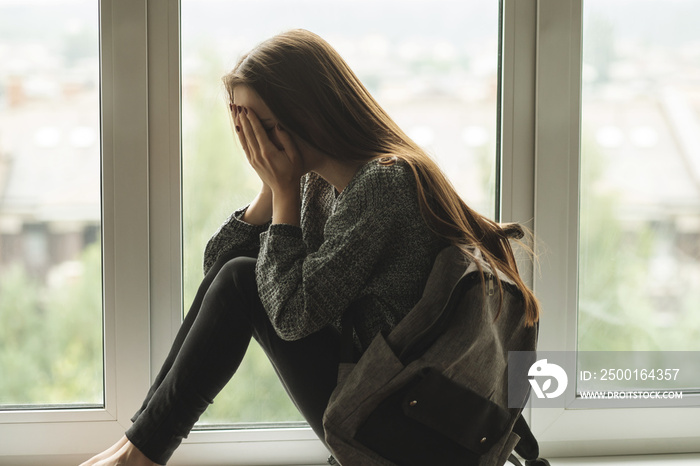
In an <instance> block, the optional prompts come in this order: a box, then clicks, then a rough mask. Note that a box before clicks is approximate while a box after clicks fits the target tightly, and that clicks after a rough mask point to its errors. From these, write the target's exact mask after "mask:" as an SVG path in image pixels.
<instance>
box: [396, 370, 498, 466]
mask: <svg viewBox="0 0 700 466" xmlns="http://www.w3.org/2000/svg"><path fill="white" fill-rule="evenodd" d="M403 401H404V403H403V411H404V413H405V415H406V416H407V417H409V418H411V419H415V420H416V421H418V422H420V423H421V424H424V425H426V426H427V427H430V428H431V429H433V430H435V431H437V432H440V433H441V434H442V435H444V436H446V437H448V438H451V439H452V440H454V441H455V442H457V443H459V444H460V445H463V446H465V447H467V448H468V449H469V450H471V451H473V452H475V453H479V454H484V453H486V452H487V451H488V450H489V449H490V448H491V447H492V446H493V445H494V444H495V443H496V442H497V441H498V440H499V439H500V438H501V436H503V434H504V432H505V430H506V428H507V427H508V424H509V421H510V413H509V412H508V411H506V410H505V409H503V408H501V407H500V406H498V405H497V404H495V403H493V402H492V401H490V400H487V399H486V398H484V397H482V396H480V395H478V394H477V393H476V392H474V391H473V390H470V389H469V388H468V387H465V386H463V385H460V384H457V383H455V382H453V381H452V380H451V379H449V378H448V377H445V376H444V375H443V374H442V373H440V372H439V371H437V370H435V369H431V368H428V369H425V371H424V373H423V374H422V378H421V380H420V381H419V382H418V383H416V384H415V386H414V387H413V388H412V389H410V390H409V391H408V393H406V395H405V397H404V400H403Z"/></svg>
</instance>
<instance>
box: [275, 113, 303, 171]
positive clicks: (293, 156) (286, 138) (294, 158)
mask: <svg viewBox="0 0 700 466" xmlns="http://www.w3.org/2000/svg"><path fill="white" fill-rule="evenodd" d="M275 134H277V139H278V140H279V142H280V143H281V144H282V147H284V151H285V152H286V153H287V155H289V160H290V161H291V162H292V163H293V164H294V165H297V164H298V163H299V161H300V160H299V159H300V156H299V150H298V149H297V145H296V143H295V142H294V140H293V139H292V135H291V134H289V133H288V132H287V131H285V130H284V129H283V128H282V125H280V124H279V123H277V125H276V126H275Z"/></svg>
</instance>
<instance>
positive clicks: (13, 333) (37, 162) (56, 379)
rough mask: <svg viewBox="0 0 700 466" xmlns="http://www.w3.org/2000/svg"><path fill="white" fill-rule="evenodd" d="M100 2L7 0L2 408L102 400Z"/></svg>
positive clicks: (3, 12) (0, 140) (2, 38)
mask: <svg viewBox="0 0 700 466" xmlns="http://www.w3.org/2000/svg"><path fill="white" fill-rule="evenodd" d="M97 8H98V5H97V2H96V1H94V0H89V1H85V0H71V1H51V2H46V1H36V0H23V1H8V0H0V409H11V408H13V407H15V408H16V407H24V408H26V407H34V406H46V405H72V406H75V405H81V406H101V405H102V404H103V382H102V381H103V362H102V361H103V352H102V347H103V346H102V280H101V277H102V259H101V246H100V244H101V241H100V239H101V234H100V225H101V208H100V202H101V201H100V194H101V193H100V116H99V111H100V107H99V56H98V54H99V48H98V40H99V38H98V10H97Z"/></svg>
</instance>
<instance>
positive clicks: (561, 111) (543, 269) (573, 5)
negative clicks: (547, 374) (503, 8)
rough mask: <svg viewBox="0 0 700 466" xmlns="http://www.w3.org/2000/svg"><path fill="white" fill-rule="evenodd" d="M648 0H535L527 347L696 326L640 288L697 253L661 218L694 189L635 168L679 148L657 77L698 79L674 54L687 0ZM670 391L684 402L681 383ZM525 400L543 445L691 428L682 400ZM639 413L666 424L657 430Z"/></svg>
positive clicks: (665, 344)
mask: <svg viewBox="0 0 700 466" xmlns="http://www.w3.org/2000/svg"><path fill="white" fill-rule="evenodd" d="M660 5H661V4H660V3H657V2H653V1H644V2H628V1H622V0H620V1H614V2H597V1H595V0H593V1H590V0H587V1H584V2H581V1H578V0H571V1H548V0H545V1H542V2H540V3H539V4H538V9H537V13H536V14H537V23H538V25H539V26H538V29H537V33H536V36H535V37H536V43H537V65H536V75H537V82H536V99H535V105H536V130H535V136H536V154H537V156H536V160H535V180H537V181H536V193H535V202H534V208H535V213H536V214H535V234H536V235H537V237H538V249H539V251H541V252H542V254H541V257H540V271H539V273H538V274H535V280H534V284H535V292H536V294H537V295H538V297H539V298H540V300H541V302H542V304H543V320H542V323H541V325H540V343H539V349H540V350H544V351H548V350H550V351H554V350H556V351H564V350H566V351H577V350H591V349H597V350H603V349H605V350H613V349H614V350H624V351H633V350H634V351H639V350H655V351H658V350H681V349H682V350H692V349H694V348H695V344H694V343H693V342H692V341H691V340H689V339H687V338H688V335H692V334H693V333H695V332H697V330H696V329H695V327H696V326H697V324H696V323H695V317H694V316H693V315H692V314H693V313H692V312H691V313H689V312H687V311H685V310H684V309H685V306H688V305H690V306H692V304H686V303H681V301H682V300H679V302H678V303H677V306H674V307H675V309H674V311H673V314H668V312H667V310H665V309H662V308H661V307H659V306H658V304H660V303H659V302H658V301H655V299H654V293H656V292H657V291H654V288H655V286H656V285H657V284H661V283H664V282H663V281H660V280H658V278H657V277H658V273H659V272H660V271H663V272H664V273H667V274H668V273H670V274H671V275H667V278H669V277H674V278H678V276H677V275H674V274H675V273H676V270H674V267H668V264H669V263H672V264H678V268H679V269H683V268H687V269H688V270H691V273H692V270H693V267H696V265H695V264H696V263H697V260H696V259H692V258H691V257H690V256H689V255H688V254H685V253H682V252H681V249H680V247H679V246H678V245H677V244H669V237H671V238H672V237H673V235H669V234H668V233H666V232H665V230H666V229H667V226H664V225H662V224H663V223H664V222H667V223H668V222H669V221H670V222H671V223H674V222H675V216H677V215H678V214H679V209H678V207H679V204H686V205H685V206H684V207H688V206H690V205H692V202H694V199H696V198H697V195H696V194H695V195H689V194H687V193H685V194H684V193H683V192H681V191H680V190H679V189H682V185H683V183H685V181H684V180H680V179H679V176H680V175H681V172H679V171H676V172H675V174H674V175H668V176H673V177H674V184H663V183H655V182H649V180H648V179H647V178H646V176H648V175H649V173H654V174H655V175H658V174H659V173H661V169H658V170H657V169H652V168H651V167H653V166H655V164H656V163H658V162H661V164H660V165H659V166H663V167H664V168H663V170H664V171H665V173H669V172H673V170H676V167H677V165H675V166H674V164H675V162H673V160H674V159H675V160H678V158H679V157H680V151H681V150H683V149H680V148H679V147H677V146H676V144H675V142H672V141H673V136H672V133H673V131H675V129H674V126H675V125H676V124H677V123H676V122H672V121H670V120H668V119H666V118H665V117H663V116H662V115H663V113H664V112H665V111H666V110H665V109H664V106H663V104H662V105H658V104H654V102H658V99H659V98H660V99H662V100H661V101H663V99H664V94H665V93H666V92H667V86H669V85H677V84H679V83H681V82H682V83H683V87H684V89H687V88H696V86H697V82H698V81H697V71H696V70H695V71H693V70H692V69H691V71H690V72H688V71H687V69H688V67H687V65H686V62H687V58H686V55H684V54H687V53H689V52H688V50H691V52H692V50H694V48H696V47H697V45H690V44H693V43H695V44H696V43H697V38H693V34H694V31H693V30H692V29H690V28H687V27H683V26H681V25H680V23H678V22H675V20H676V19H677V18H681V17H685V16H686V15H688V14H690V13H689V11H690V10H689V9H692V8H695V6H694V5H691V3H689V2H682V1H681V2H674V3H672V4H670V3H664V4H663V8H660ZM671 21H674V23H673V24H674V25H673V31H672V30H671V29H669V28H668V27H667V25H668V24H670V22H671ZM632 25H634V26H632ZM643 25H644V26H643ZM652 26H653V27H652ZM677 48H679V49H682V50H684V52H680V50H678V49H677ZM671 49H674V50H671ZM659 57H663V61H659ZM681 100H682V101H683V100H684V102H681V103H682V104H685V105H684V108H685V109H686V111H687V113H686V114H685V115H684V118H683V119H682V120H684V121H692V118H694V117H693V114H694V113H695V112H696V110H694V109H693V110H689V109H688V106H691V107H692V105H693V104H692V99H681ZM675 102H678V100H677V99H676V100H675ZM683 124H685V123H683ZM650 170H652V171H651V172H650ZM652 184H653V185H654V186H652ZM671 198H673V199H674V200H673V202H669V200H670V199H671ZM690 199H693V201H691V203H690V204H687V203H686V202H687V201H690ZM681 210H682V209H681ZM691 211H692V208H691ZM685 212H687V211H685ZM692 212H694V213H693V214H691V217H692V216H693V215H695V214H696V213H697V208H696V209H695V210H694V211H692ZM655 215H656V216H659V217H658V218H656V219H655V218H654V216H655ZM685 215H687V213H686V214H685ZM681 217H684V215H681ZM660 218H664V219H665V220H664V221H663V222H660V220H659V219H660ZM683 221H685V220H683ZM674 224H675V223H674ZM659 227H661V228H659ZM678 257H681V258H682V259H678ZM679 260H680V261H679ZM681 263H682V265H680V264H681ZM660 264H666V265H665V266H663V267H659V265H660ZM681 280H682V279H681ZM672 281H673V280H670V281H666V282H665V283H666V284H668V283H669V282H672ZM667 291H669V290H667ZM692 295H693V293H692V292H688V290H686V294H685V296H684V297H683V300H685V298H688V299H689V300H691V301H690V302H692V299H694V298H692V297H691V296H692ZM688 309H694V308H692V307H691V308H688ZM672 315H673V317H671V316H672ZM671 319H675V322H672V321H671ZM662 322H665V323H666V325H667V327H666V328H662V327H659V325H661V324H662ZM669 334H673V335H674V337H672V338H668V336H669ZM691 338H692V337H691ZM683 399H684V403H685V405H686V406H697V405H698V399H697V397H696V396H694V395H689V396H687V397H685V396H684V398H683ZM574 401H576V400H574ZM530 414H531V419H532V426H533V432H534V433H535V435H536V436H538V437H539V439H540V440H541V443H542V447H543V451H545V452H548V453H549V452H551V453H550V454H551V455H552V456H555V455H565V456H571V455H586V454H590V452H591V451H592V450H593V451H595V452H596V453H597V454H628V453H649V452H657V453H658V452H679V451H691V450H690V449H692V448H693V447H691V445H692V444H693V437H697V435H698V431H697V429H695V428H693V427H691V426H694V422H693V421H692V417H693V410H688V409H684V408H655V409H648V408H647V409H644V408H637V409H631V408H627V409H612V410H605V409H576V405H575V403H574V404H572V405H570V407H569V408H566V409H564V408H562V409H553V408H547V409H534V408H533V409H532V410H531V413H530ZM601 425H605V429H604V431H601V429H600V426H601ZM651 425H656V426H658V425H665V426H666V427H667V429H665V431H664V433H663V434H660V433H659V432H658V430H657V429H653V428H650V427H649V426H651Z"/></svg>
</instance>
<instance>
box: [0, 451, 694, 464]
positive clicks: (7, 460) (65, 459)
mask: <svg viewBox="0 0 700 466" xmlns="http://www.w3.org/2000/svg"><path fill="white" fill-rule="evenodd" d="M85 459H86V458H85V457H83V456H74V455H71V456H61V457H59V458H56V457H52V458H50V461H49V458H47V457H43V456H42V457H36V456H35V457H28V456H27V457H0V465H12V466H39V465H42V466H43V465H45V464H52V465H53V466H75V465H77V464H80V463H81V462H82V461H85ZM549 462H550V464H551V466H593V465H595V466H700V453H687V454H674V455H640V456H595V457H586V458H551V459H549ZM220 464H221V466H225V465H224V463H220ZM325 464H327V463H325V462H324V461H321V462H319V463H316V464H307V465H299V466H323V465H325ZM509 464H510V463H507V464H506V466H507V465H509Z"/></svg>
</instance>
